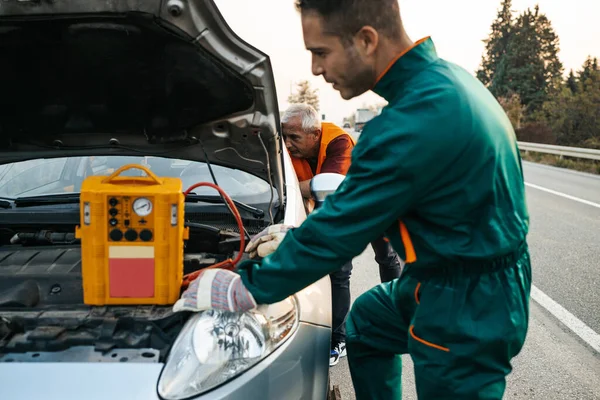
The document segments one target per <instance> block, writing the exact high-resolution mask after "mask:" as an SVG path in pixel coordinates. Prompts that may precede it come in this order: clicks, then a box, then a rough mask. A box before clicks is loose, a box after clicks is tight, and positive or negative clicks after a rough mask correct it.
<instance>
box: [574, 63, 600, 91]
mask: <svg viewBox="0 0 600 400" xmlns="http://www.w3.org/2000/svg"><path fill="white" fill-rule="evenodd" d="M597 71H600V67H599V66H598V59H597V58H592V57H591V56H588V58H587V59H586V60H585V62H584V63H583V67H582V68H581V70H580V71H578V72H577V75H578V81H579V82H581V83H582V84H583V87H584V88H585V87H586V82H587V81H588V80H589V79H590V78H592V79H593V78H594V77H595V76H596V74H595V72H597Z"/></svg>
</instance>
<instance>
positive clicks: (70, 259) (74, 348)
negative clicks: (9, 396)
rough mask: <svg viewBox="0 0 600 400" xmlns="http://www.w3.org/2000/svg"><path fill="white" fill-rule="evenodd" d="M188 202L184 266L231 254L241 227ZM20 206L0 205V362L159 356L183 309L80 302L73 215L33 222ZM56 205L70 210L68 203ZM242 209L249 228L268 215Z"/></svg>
mask: <svg viewBox="0 0 600 400" xmlns="http://www.w3.org/2000/svg"><path fill="white" fill-rule="evenodd" d="M189 207H190V208H191V210H190V211H191V212H189V213H187V212H186V221H185V224H186V226H187V227H189V230H190V234H189V239H188V240H186V242H185V246H184V267H183V268H184V274H189V273H192V272H195V271H198V270H201V269H203V268H206V267H208V266H211V265H214V264H216V263H219V262H221V261H223V260H226V259H231V258H234V257H236V256H237V255H238V252H239V245H240V233H239V232H238V231H237V230H236V229H235V227H234V224H232V223H231V222H232V221H231V216H230V215H229V214H228V213H227V211H225V209H224V207H223V206H211V205H209V206H202V207H200V206H198V205H195V204H192V205H189ZM206 207H208V209H209V210H211V211H217V210H218V211H217V212H208V213H207V211H208V210H207V209H205V208H206ZM37 208H38V207H36V209H37ZM39 208H44V207H39ZM71 208H78V207H77V206H76V205H72V207H71ZM19 211H20V210H1V211H0V221H4V223H2V224H0V226H2V228H0V362H15V361H19V362H22V361H30V362H34V361H35V362H43V361H70V360H72V361H81V360H84V361H88V362H89V361H91V362H94V361H95V362H161V361H163V360H164V358H165V357H166V355H167V353H168V351H169V349H170V346H171V345H172V343H173V342H174V340H175V338H176V337H177V335H178V334H179V332H180V330H181V329H182V327H183V325H184V323H185V321H186V320H187V318H188V317H189V315H190V314H189V313H173V312H172V307H171V306H167V305H165V306H156V305H129V306H121V305H114V306H112V305H111V306H88V305H86V304H84V302H83V287H82V263H81V246H80V241H79V239H76V238H75V235H74V234H73V232H74V230H75V225H76V222H77V221H75V220H71V222H72V223H69V221H70V218H68V217H66V218H62V219H61V218H60V217H56V218H57V219H59V220H60V221H61V222H62V223H61V224H53V225H48V224H43V225H42V224H35V223H33V222H32V220H34V219H33V218H32V219H28V218H21V219H18V218H15V214H18V212H19ZM28 211H29V213H28V214H29V217H32V216H34V214H35V211H34V210H32V209H29V210H28ZM56 213H57V214H61V213H64V215H73V216H75V215H76V214H74V213H71V212H70V211H69V210H68V208H63V209H61V210H55V214H56ZM246 217H247V218H243V220H244V226H245V228H246V230H247V232H248V233H249V234H254V233H257V232H258V231H260V230H261V229H262V227H263V225H266V223H267V222H266V221H261V220H257V219H256V218H251V217H250V216H249V215H246ZM200 221H202V222H200ZM44 228H52V229H44ZM246 257H247V255H246V254H244V255H243V258H244V259H245V258H246Z"/></svg>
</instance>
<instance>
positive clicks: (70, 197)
mask: <svg viewBox="0 0 600 400" xmlns="http://www.w3.org/2000/svg"><path fill="white" fill-rule="evenodd" d="M185 200H186V202H188V203H196V202H203V203H212V204H219V203H223V200H222V199H221V197H220V196H214V195H198V194H188V195H187V197H186V199H185ZM77 203H79V193H64V194H62V193H61V194H52V195H46V196H30V197H19V198H17V199H14V204H15V207H32V206H42V205H52V204H77ZM233 203H234V204H235V205H236V207H238V208H239V209H240V210H244V211H247V212H249V213H251V214H252V215H254V216H255V217H256V218H262V217H264V216H265V212H264V211H263V210H261V209H260V208H256V207H252V206H251V205H248V204H245V203H242V202H240V201H237V200H233Z"/></svg>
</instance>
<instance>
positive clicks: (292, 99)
mask: <svg viewBox="0 0 600 400" xmlns="http://www.w3.org/2000/svg"><path fill="white" fill-rule="evenodd" d="M296 86H297V88H296V93H294V94H290V96H289V97H288V103H290V104H294V103H304V104H308V105H310V106H313V107H314V109H315V110H317V111H319V95H318V94H317V92H318V89H312V88H311V87H310V82H308V81H306V80H305V81H300V82H298V83H297V85H296Z"/></svg>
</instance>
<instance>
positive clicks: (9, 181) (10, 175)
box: [0, 156, 276, 204]
mask: <svg viewBox="0 0 600 400" xmlns="http://www.w3.org/2000/svg"><path fill="white" fill-rule="evenodd" d="M126 164H141V165H144V166H146V167H148V168H149V169H150V170H151V171H152V172H154V173H155V174H156V175H157V176H159V177H178V178H180V179H181V180H182V183H183V190H185V189H187V188H188V187H190V186H191V185H193V184H194V183H197V182H213V180H212V177H211V175H210V171H209V169H208V166H207V165H206V163H202V162H194V161H187V160H177V159H171V158H161V157H141V156H140V157H125V156H103V157H97V156H96V157H64V158H53V159H35V160H28V161H21V162H16V163H11V164H4V165H0V197H3V198H9V199H14V198H18V197H26V196H44V195H54V194H64V193H78V192H79V191H80V188H81V183H82V182H83V180H84V179H85V178H86V177H88V176H91V175H109V174H111V173H112V172H114V171H115V170H116V169H118V168H120V167H121V166H123V165H126ZM211 167H212V169H213V171H214V174H215V177H216V178H217V182H218V184H219V186H220V187H221V188H222V189H223V190H224V191H225V192H226V193H227V194H228V195H229V196H230V197H231V198H233V199H234V200H238V201H241V202H245V203H254V204H258V203H268V202H269V200H270V197H271V191H270V187H271V186H270V185H269V183H268V182H265V181H264V180H262V179H260V178H258V177H256V176H254V175H251V174H249V173H247V172H244V171H240V170H236V169H231V168H227V167H222V166H219V165H211ZM121 175H122V176H144V175H145V173H144V172H143V171H141V170H139V169H130V170H127V171H124V172H123V173H122V174H121ZM193 192H194V193H196V194H198V195H215V196H218V193H217V191H216V190H214V189H212V188H208V187H199V188H197V189H194V191H193ZM273 192H275V191H273ZM274 196H276V192H275V194H274Z"/></svg>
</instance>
